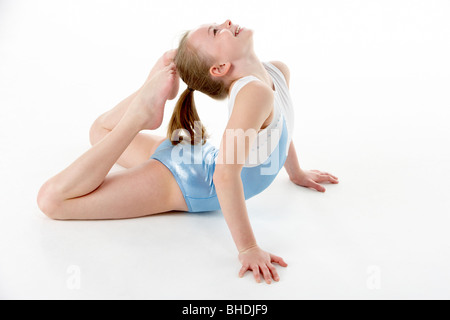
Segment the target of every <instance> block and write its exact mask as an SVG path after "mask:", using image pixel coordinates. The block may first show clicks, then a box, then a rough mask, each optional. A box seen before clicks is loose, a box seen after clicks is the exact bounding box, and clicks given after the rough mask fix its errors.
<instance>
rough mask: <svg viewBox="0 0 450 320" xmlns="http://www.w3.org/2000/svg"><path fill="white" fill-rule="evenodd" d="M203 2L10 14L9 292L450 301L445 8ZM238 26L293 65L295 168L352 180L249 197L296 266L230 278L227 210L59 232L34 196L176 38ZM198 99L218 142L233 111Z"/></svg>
mask: <svg viewBox="0 0 450 320" xmlns="http://www.w3.org/2000/svg"><path fill="white" fill-rule="evenodd" d="M200 2H201V1H196V2H194V4H193V5H192V7H190V6H187V5H186V4H185V2H183V1H171V2H170V6H169V4H168V3H166V2H161V3H159V4H157V5H155V4H154V3H155V2H152V3H153V4H152V7H151V8H150V4H149V2H142V1H120V2H117V1H114V2H112V1H108V2H103V1H84V2H79V1H77V2H64V3H63V2H60V1H39V2H35V1H12V0H10V1H2V2H0V150H1V151H0V152H1V157H0V181H1V182H0V298H3V299H18V298H25V299H35V298H40V299H55V298H61V299H82V298H85V299H103V298H107V299H121V298H124V299H399V298H400V299H449V298H450V289H449V287H450V274H449V272H448V270H449V269H450V255H449V252H450V235H449V231H448V229H449V226H450V200H449V197H448V193H449V191H450V188H449V182H448V181H449V179H450V173H449V170H448V164H449V161H450V151H449V145H450V129H449V125H448V122H449V116H450V111H449V109H450V94H449V88H450V76H449V75H450V63H449V60H448V57H449V56H450V45H449V43H450V41H449V39H450V22H449V20H448V16H449V14H450V5H449V3H448V2H447V1H413V2H411V1H377V2H373V1H367V2H365V1H345V2H336V1H328V2H327V1H321V2H304V1H296V2H295V5H293V4H292V1H281V2H280V5H279V6H278V7H276V8H274V7H270V6H269V5H268V4H264V3H262V6H261V7H257V8H256V9H255V8H253V10H257V12H260V14H261V15H263V17H267V19H262V18H260V17H261V16H260V15H255V14H254V13H252V14H250V13H249V12H251V11H250V10H252V8H250V6H251V4H248V3H247V4H245V5H243V4H242V6H246V7H244V8H243V9H242V10H239V12H238V13H236V12H235V10H233V9H232V8H233V4H232V3H231V4H230V5H229V6H230V8H228V6H227V7H226V8H225V9H223V10H222V11H220V10H219V9H221V8H219V4H210V3H211V2H210V1H206V2H203V3H200ZM238 2H239V3H241V2H240V1H238ZM205 3H208V4H209V5H208V6H206V5H205ZM260 3H261V2H258V6H259V5H260ZM286 6H291V7H286ZM292 6H295V7H292ZM173 8H178V9H177V10H176V9H173ZM199 8H200V9H199ZM258 10H259V11H258ZM182 11H184V12H188V13H191V15H192V16H190V15H187V16H189V18H186V19H184V17H186V15H183V14H182ZM218 12H219V13H218ZM253 12H254V11H253ZM219 14H220V15H219ZM228 17H230V18H231V19H234V20H236V22H237V23H239V24H242V25H244V26H249V27H251V28H253V29H254V30H255V31H256V32H255V48H256V50H257V52H261V59H262V60H282V61H284V62H286V63H287V64H288V65H289V66H290V69H291V73H292V80H291V91H292V95H293V99H294V101H295V103H296V108H297V109H296V110H297V112H296V131H295V137H294V141H295V143H296V148H297V152H298V155H299V158H300V164H301V165H302V167H304V168H306V169H319V170H325V171H329V172H331V173H334V174H335V175H337V176H338V177H339V178H340V180H341V183H340V184H339V185H326V187H327V192H326V193H324V194H320V193H318V192H315V191H312V190H309V189H305V188H301V187H298V186H295V185H294V184H292V183H291V182H290V181H289V179H288V177H287V175H286V172H285V171H284V170H283V171H282V172H281V173H280V175H279V176H278V177H277V179H276V180H275V182H274V183H273V185H272V186H270V188H269V189H267V190H265V191H264V192H263V193H262V194H260V195H259V196H257V197H255V198H252V199H250V200H248V201H247V205H248V211H249V214H250V216H251V221H252V225H253V228H254V230H255V233H256V236H257V238H258V241H259V243H260V245H261V246H262V247H263V248H264V249H266V250H268V251H270V252H272V253H274V254H277V255H280V256H282V257H283V258H284V259H285V260H286V261H287V262H288V263H289V267H288V268H286V269H283V268H279V272H280V276H281V281H280V282H279V283H276V284H272V285H270V286H269V285H265V284H257V283H255V281H254V280H253V278H252V275H251V274H250V273H247V274H246V276H245V277H244V278H243V279H240V278H238V277H237V274H238V271H239V269H240V265H239V261H238V260H237V253H236V250H235V248H234V244H233V241H232V239H231V236H230V234H229V231H228V229H227V226H226V224H225V222H224V220H223V217H222V215H221V212H220V211H217V212H211V213H203V214H182V213H180V214H170V215H160V216H153V217H147V218H141V219H135V220H121V221H96V222H85V221H80V222H59V221H53V220H50V219H48V218H47V217H45V216H44V215H43V214H42V213H40V211H39V209H38V207H37V205H36V200H35V199H36V195H37V191H38V189H39V187H40V185H41V184H42V183H43V182H44V181H45V180H46V179H48V178H49V177H50V176H51V175H54V174H56V173H57V172H58V171H60V170H62V169H63V168H64V167H66V166H67V165H68V164H70V163H71V161H73V160H74V159H75V158H76V157H77V156H79V155H80V154H81V153H82V152H84V151H85V150H87V149H88V148H89V144H88V130H89V127H90V124H91V123H92V121H93V120H94V119H95V118H96V117H97V116H98V115H99V114H100V113H102V112H104V111H106V110H107V109H109V108H111V107H113V106H114V105H115V104H116V103H117V102H119V101H120V100H121V99H122V98H124V97H126V96H127V95H128V94H130V93H131V92H132V91H133V90H134V89H136V88H137V87H138V86H139V85H140V84H141V82H142V81H143V80H144V79H145V77H146V75H147V73H148V71H149V70H150V68H151V66H152V64H153V62H154V61H155V60H156V59H157V58H158V56H159V55H160V54H161V53H162V52H163V51H164V50H167V49H169V48H171V47H173V46H174V44H176V41H175V40H174V39H175V36H176V35H178V34H179V33H180V32H181V31H183V30H185V29H188V28H192V27H195V26H196V25H198V24H201V23H207V22H214V21H215V22H221V21H222V20H224V19H225V18H228ZM257 17H258V18H257ZM168 19H170V20H169V21H170V23H167V20H168ZM183 19H184V20H183ZM267 21H269V22H270V23H271V24H274V25H276V26H278V27H279V30H283V33H284V34H283V36H279V32H276V31H275V30H274V26H273V25H271V24H268V23H267ZM266 38H267V39H271V41H267V40H265V39H266ZM143 40H145V41H143ZM196 99H197V101H198V105H199V113H200V116H201V118H202V120H203V121H204V122H205V123H206V124H207V125H208V127H209V130H210V132H211V133H212V134H213V137H212V142H214V143H215V144H216V145H218V144H219V142H220V140H218V139H219V138H220V136H221V132H222V130H223V129H224V128H225V126H226V119H227V116H228V113H227V109H226V104H225V103H224V102H223V103H222V102H220V103H218V102H215V101H212V100H210V99H209V98H206V97H202V96H200V94H197V97H196ZM173 106H174V101H171V102H169V103H168V104H167V107H166V118H165V121H164V123H163V126H162V127H161V128H160V129H159V130H157V132H156V133H157V134H164V131H165V129H166V125H167V122H168V117H169V116H170V114H171V112H172V109H173ZM212 108H213V109H212ZM114 170H122V169H121V168H119V167H115V168H114Z"/></svg>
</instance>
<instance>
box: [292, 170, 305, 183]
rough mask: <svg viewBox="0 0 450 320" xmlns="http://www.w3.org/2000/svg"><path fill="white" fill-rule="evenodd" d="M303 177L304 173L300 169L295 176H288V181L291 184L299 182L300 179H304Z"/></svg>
mask: <svg viewBox="0 0 450 320" xmlns="http://www.w3.org/2000/svg"><path fill="white" fill-rule="evenodd" d="M304 175H305V172H304V171H303V170H302V169H300V168H299V169H298V170H297V171H296V172H295V174H291V175H290V176H289V179H290V180H291V181H292V182H296V181H299V180H301V179H302V178H303V177H304Z"/></svg>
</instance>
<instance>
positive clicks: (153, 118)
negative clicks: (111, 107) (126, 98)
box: [130, 63, 177, 130]
mask: <svg viewBox="0 0 450 320" xmlns="http://www.w3.org/2000/svg"><path fill="white" fill-rule="evenodd" d="M176 78H177V75H176V68H175V64H174V63H171V64H170V65H168V66H166V67H164V68H163V69H161V70H159V71H158V72H155V73H154V75H153V78H151V79H148V80H147V81H145V83H144V85H143V86H142V88H141V89H140V90H139V93H138V95H137V96H136V98H135V100H133V103H132V104H131V105H130V109H131V108H133V109H132V110H131V112H137V113H138V114H139V116H140V117H142V118H143V120H144V121H143V122H144V127H143V129H149V130H155V129H157V128H159V127H160V126H161V123H162V121H163V117H164V106H165V105H166V101H167V100H168V98H169V96H170V94H171V92H172V90H173V87H174V85H175V82H176Z"/></svg>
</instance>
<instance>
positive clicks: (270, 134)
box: [150, 63, 294, 212]
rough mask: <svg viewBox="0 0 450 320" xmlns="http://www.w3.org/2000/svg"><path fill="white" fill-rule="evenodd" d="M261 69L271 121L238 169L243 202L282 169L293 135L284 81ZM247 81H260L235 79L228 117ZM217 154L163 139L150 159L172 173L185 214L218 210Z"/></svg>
mask: <svg viewBox="0 0 450 320" xmlns="http://www.w3.org/2000/svg"><path fill="white" fill-rule="evenodd" d="M264 66H265V68H266V69H267V71H268V72H269V74H270V76H271V77H272V80H273V82H274V86H275V92H274V119H273V120H272V123H271V124H270V125H269V126H268V127H267V128H265V129H263V130H261V132H260V133H258V137H257V139H256V141H255V142H254V144H253V145H252V147H251V150H250V154H249V157H248V158H247V160H246V163H245V165H244V167H243V168H242V171H241V179H242V185H243V188H244V196H245V200H247V199H250V198H252V197H254V196H255V195H257V194H259V193H261V192H262V191H264V190H265V189H266V188H267V187H268V186H269V185H270V184H271V183H272V182H273V180H274V179H275V177H276V176H277V174H278V172H279V171H280V170H281V168H283V166H284V163H285V161H286V157H287V153H288V150H289V145H290V141H291V137H292V131H293V118H294V113H293V108H292V100H291V98H290V95H289V91H288V88H287V84H286V81H285V78H284V76H283V74H282V73H281V71H280V70H278V69H277V68H276V67H275V66H274V65H272V64H270V63H264ZM251 81H260V80H259V79H257V78H255V77H253V76H248V77H244V78H242V79H239V80H238V81H237V82H236V83H235V85H234V86H233V88H232V91H231V93H230V100H229V112H230V115H231V111H232V109H233V106H234V100H235V98H236V95H237V93H238V92H239V91H240V89H242V88H243V87H244V86H245V85H246V84H247V83H249V82H251ZM260 148H264V149H265V150H269V151H270V152H265V153H263V154H265V156H264V155H262V156H261V154H259V153H258V152H259V149H260ZM218 154H219V149H218V148H216V147H215V146H213V145H212V144H210V143H209V142H206V143H205V144H204V145H200V144H199V145H196V146H191V145H190V144H188V143H184V142H182V143H179V144H178V145H177V146H173V145H172V143H171V141H170V140H169V139H166V140H164V141H163V142H162V143H161V144H160V145H159V147H158V148H157V149H156V151H155V152H154V154H153V155H152V156H151V157H150V159H155V160H158V161H160V162H161V163H163V164H164V165H165V166H166V167H167V168H168V169H169V170H170V171H171V172H172V174H173V176H174V177H175V179H176V181H177V183H178V185H179V187H180V189H181V192H182V193H183V196H184V199H185V201H186V204H187V207H188V211H189V212H204V211H214V210H220V204H219V200H218V198H217V194H216V189H215V186H214V182H213V174H214V170H215V167H216V159H217V156H218ZM249 159H253V160H256V161H250V160H249Z"/></svg>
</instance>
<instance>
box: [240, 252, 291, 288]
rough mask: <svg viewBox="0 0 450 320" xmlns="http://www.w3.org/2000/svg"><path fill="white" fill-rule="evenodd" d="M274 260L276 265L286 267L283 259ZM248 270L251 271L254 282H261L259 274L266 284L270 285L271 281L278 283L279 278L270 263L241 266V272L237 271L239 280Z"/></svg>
mask: <svg viewBox="0 0 450 320" xmlns="http://www.w3.org/2000/svg"><path fill="white" fill-rule="evenodd" d="M275 260H276V261H278V262H277V263H279V264H280V265H281V266H283V267H287V264H286V262H284V261H283V259H281V258H280V257H276V259H275ZM275 260H273V261H275ZM249 270H251V271H252V273H253V277H254V278H255V280H256V282H258V283H260V282H261V274H262V276H263V278H264V281H265V282H266V283H267V284H271V283H272V279H273V280H274V281H277V282H278V281H280V276H279V275H278V272H277V269H276V268H275V266H274V265H273V264H271V263H268V264H262V265H257V264H255V265H252V266H242V268H241V270H240V271H239V278H242V277H243V276H244V274H245V273H246V272H247V271H249Z"/></svg>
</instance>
